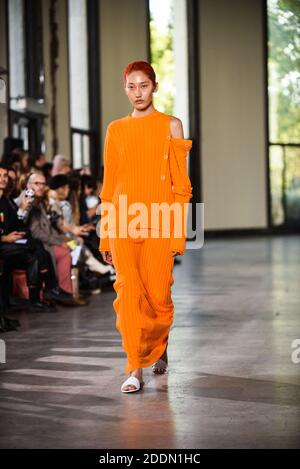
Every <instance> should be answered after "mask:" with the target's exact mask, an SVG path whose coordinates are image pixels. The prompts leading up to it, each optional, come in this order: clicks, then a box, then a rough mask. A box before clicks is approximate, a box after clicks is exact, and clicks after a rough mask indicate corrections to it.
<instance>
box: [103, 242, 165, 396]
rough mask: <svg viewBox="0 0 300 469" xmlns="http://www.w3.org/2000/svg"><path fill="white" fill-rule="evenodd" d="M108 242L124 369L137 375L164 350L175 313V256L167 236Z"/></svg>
mask: <svg viewBox="0 0 300 469" xmlns="http://www.w3.org/2000/svg"><path fill="white" fill-rule="evenodd" d="M110 243H111V251H112V257H113V263H114V266H115V268H116V272H117V278H116V281H115V283H114V289H115V291H116V293H117V298H116V299H115V301H114V303H113V306H114V309H115V312H116V316H117V320H116V327H117V329H118V330H119V332H120V334H121V336H122V345H123V348H124V350H125V351H126V354H127V363H126V368H125V372H128V373H131V374H133V375H136V377H139V376H141V371H142V368H145V367H147V366H149V365H151V364H152V363H154V362H155V361H156V360H158V359H159V358H160V357H161V356H162V355H163V353H164V351H165V349H166V345H167V340H168V334H169V330H170V327H171V324H172V322H173V313H174V306H173V302H172V298H171V291H170V286H171V285H172V284H173V282H174V279H173V276H172V270H173V265H174V258H173V257H172V256H171V253H170V249H169V243H170V240H169V239H168V238H162V239H157V238H155V239H152V238H142V239H140V240H132V239H130V238H127V239H113V238H112V239H111V240H110ZM129 388H130V385H129V387H128V389H129Z"/></svg>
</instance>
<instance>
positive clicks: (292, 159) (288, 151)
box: [267, 0, 300, 227]
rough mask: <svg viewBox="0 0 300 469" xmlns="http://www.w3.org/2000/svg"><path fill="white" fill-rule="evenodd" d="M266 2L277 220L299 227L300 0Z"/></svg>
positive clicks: (273, 197)
mask: <svg viewBox="0 0 300 469" xmlns="http://www.w3.org/2000/svg"><path fill="white" fill-rule="evenodd" d="M267 5H268V85H269V86H268V94H269V139H270V141H269V150H270V151H269V154H270V176H271V202H272V223H273V225H274V226H291V227H300V2H299V1H298V0H268V3H267Z"/></svg>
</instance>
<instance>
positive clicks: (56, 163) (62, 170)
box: [52, 155, 72, 176]
mask: <svg viewBox="0 0 300 469" xmlns="http://www.w3.org/2000/svg"><path fill="white" fill-rule="evenodd" d="M71 171H72V170H71V164H70V160H68V158H66V157H65V156H64V155H56V156H55V157H54V158H53V167H52V176H56V175H57V174H69V173H70V172H71Z"/></svg>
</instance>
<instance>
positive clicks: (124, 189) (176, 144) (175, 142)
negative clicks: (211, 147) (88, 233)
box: [99, 110, 192, 255]
mask: <svg viewBox="0 0 300 469" xmlns="http://www.w3.org/2000/svg"><path fill="white" fill-rule="evenodd" d="M170 120H171V116H169V115H167V114H164V113H162V112H159V111H157V110H154V111H152V112H151V113H150V114H148V115H146V116H143V117H132V116H131V115H130V114H129V115H127V116H126V117H123V118H121V119H117V120H114V121H112V122H111V123H110V124H109V125H108V127H107V133H106V137H105V145H104V177H103V186H102V190H101V192H100V194H99V197H100V199H101V201H102V202H105V201H106V202H112V204H113V205H114V206H115V207H116V209H117V214H118V215H119V213H118V208H119V203H120V202H119V200H120V199H119V196H120V195H127V206H128V207H130V205H131V204H132V203H136V202H142V203H143V204H145V207H147V209H148V213H149V214H150V213H151V204H152V203H153V202H157V203H162V202H166V203H167V204H172V203H173V202H179V203H180V205H181V207H182V209H183V207H184V203H185V202H189V200H190V199H191V197H192V186H191V182H190V179H189V176H188V174H187V167H186V157H187V155H188V153H189V150H190V149H191V147H192V141H191V140H188V139H184V138H173V137H171V134H170ZM137 213H138V212H136V213H135V215H134V216H133V215H132V216H131V215H127V222H126V223H127V225H128V223H129V222H130V220H131V219H132V218H133V217H136V216H137ZM186 214H187V213H186V212H185V214H184V212H183V211H182V219H181V221H182V223H186V218H185V216H186ZM172 220H173V221H172ZM121 223H122V222H121ZM172 223H174V218H173V212H172V211H171V232H170V237H171V245H170V249H171V250H174V251H178V252H179V253H180V254H181V255H183V254H184V250H185V238H186V236H185V231H184V230H183V233H182V236H180V237H178V233H176V234H175V230H174V225H172ZM117 226H118V227H119V225H117ZM139 226H140V227H141V228H145V229H148V230H149V229H150V230H151V229H157V225H155V226H154V225H153V223H152V221H151V217H150V215H149V218H148V220H147V222H145V219H143V221H142V222H141V224H140V225H139ZM163 230H164V228H163V227H162V225H161V224H160V225H159V232H160V233H162V231H163ZM100 233H101V231H100ZM99 250H100V251H110V246H109V236H108V237H107V236H106V237H104V236H101V234H100V245H99Z"/></svg>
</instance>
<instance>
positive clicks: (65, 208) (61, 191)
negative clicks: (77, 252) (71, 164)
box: [49, 174, 114, 274]
mask: <svg viewBox="0 0 300 469" xmlns="http://www.w3.org/2000/svg"><path fill="white" fill-rule="evenodd" d="M49 186H50V190H51V191H50V192H51V197H50V199H49V200H50V204H51V207H52V210H54V211H55V212H56V213H57V215H58V216H59V217H60V218H61V223H60V225H59V228H60V229H61V230H62V231H63V232H64V233H65V234H66V235H67V236H69V237H70V238H71V239H73V240H75V241H76V243H77V244H78V245H81V253H82V254H81V259H82V261H83V262H84V263H85V264H86V265H87V266H88V268H89V270H90V271H92V272H97V273H99V274H105V273H108V272H109V273H112V274H113V273H114V268H113V267H112V266H111V265H104V264H102V263H101V262H99V260H97V259H96V258H95V257H94V256H93V254H92V253H91V251H90V250H89V249H88V248H87V246H85V245H84V239H82V237H83V238H84V237H85V236H87V235H88V233H89V231H91V227H90V226H88V225H83V226H77V225H75V224H74V220H73V214H72V206H71V204H70V202H69V201H68V200H67V197H68V195H69V190H70V188H69V180H68V177H67V176H65V175H64V174H58V175H57V176H54V177H53V178H52V179H51V181H50V183H49Z"/></svg>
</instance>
